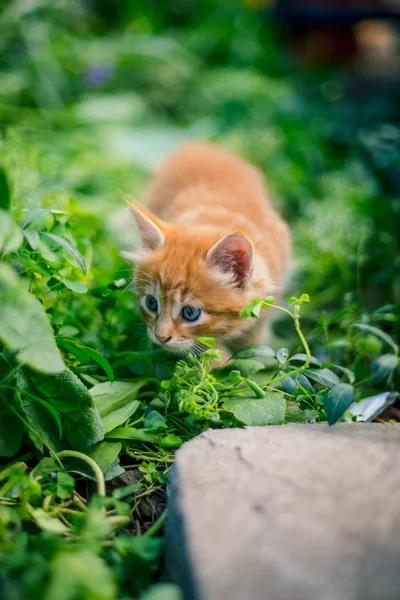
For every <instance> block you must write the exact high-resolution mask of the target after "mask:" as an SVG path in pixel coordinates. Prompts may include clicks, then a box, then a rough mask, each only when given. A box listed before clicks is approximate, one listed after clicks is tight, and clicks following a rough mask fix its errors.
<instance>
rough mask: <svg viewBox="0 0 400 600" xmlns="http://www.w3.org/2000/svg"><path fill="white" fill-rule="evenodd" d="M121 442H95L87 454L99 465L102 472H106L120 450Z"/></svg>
mask: <svg viewBox="0 0 400 600" xmlns="http://www.w3.org/2000/svg"><path fill="white" fill-rule="evenodd" d="M121 448H122V444H121V442H114V441H111V440H104V441H103V442H99V443H98V444H96V446H95V447H94V448H92V449H91V450H90V451H89V452H88V453H87V454H88V456H90V457H91V458H93V460H94V461H95V462H96V463H97V464H98V465H99V467H100V469H101V470H102V471H103V473H106V472H107V471H108V469H109V468H110V467H111V465H112V464H113V462H114V461H115V460H116V459H117V458H118V456H119V453H120V452H121Z"/></svg>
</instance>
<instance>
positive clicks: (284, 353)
mask: <svg viewBox="0 0 400 600" xmlns="http://www.w3.org/2000/svg"><path fill="white" fill-rule="evenodd" d="M276 358H277V359H278V361H279V362H280V363H281V365H285V364H286V363H287V360H288V358H289V350H288V349H287V348H279V350H278V352H277V353H276Z"/></svg>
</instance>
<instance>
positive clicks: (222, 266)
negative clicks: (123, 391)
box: [130, 205, 253, 352]
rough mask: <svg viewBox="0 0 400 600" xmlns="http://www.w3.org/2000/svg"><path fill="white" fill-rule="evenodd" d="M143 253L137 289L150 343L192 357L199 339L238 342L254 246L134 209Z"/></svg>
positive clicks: (139, 253) (235, 237)
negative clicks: (169, 222)
mask: <svg viewBox="0 0 400 600" xmlns="http://www.w3.org/2000/svg"><path fill="white" fill-rule="evenodd" d="M130 207H131V209H132V212H133V214H134V216H135V219H136V223H137V226H138V230H139V233H140V238H141V241H142V245H141V248H139V249H138V251H137V252H135V253H132V254H131V258H133V260H134V262H135V286H136V291H137V295H138V298H139V304H140V310H141V313H142V316H143V318H144V319H145V321H146V323H147V326H148V333H149V336H150V339H151V340H152V341H153V342H155V343H156V344H159V345H162V346H164V347H165V348H167V349H168V350H172V351H178V352H179V351H182V352H187V351H190V350H194V349H195V348H196V343H197V338H198V337H217V338H218V337H219V338H232V337H234V336H235V335H237V334H238V333H239V332H240V330H241V329H243V326H244V323H243V321H241V320H240V317H239V312H240V310H241V309H242V308H243V307H244V306H245V305H246V304H247V302H248V301H249V299H250V296H249V293H248V283H249V280H250V278H251V275H252V270H253V246H252V243H251V242H250V240H249V239H247V238H246V237H245V236H244V235H242V234H240V233H237V232H233V233H230V234H228V235H223V233H222V234H221V232H218V231H210V230H209V228H207V229H206V228H188V227H178V226H174V225H170V224H167V223H164V222H162V221H161V220H160V219H158V218H157V217H155V216H154V215H153V214H152V213H150V212H149V211H147V210H146V209H143V208H142V207H140V208H139V207H137V206H134V205H130Z"/></svg>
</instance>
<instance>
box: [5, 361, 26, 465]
mask: <svg viewBox="0 0 400 600" xmlns="http://www.w3.org/2000/svg"><path fill="white" fill-rule="evenodd" d="M11 371H12V369H11V365H10V364H9V363H8V361H7V360H6V359H5V358H4V357H3V355H1V354H0V456H14V455H15V454H16V453H17V452H18V450H19V448H20V445H21V441H22V435H23V433H24V426H23V423H22V421H21V419H20V418H19V417H18V414H17V413H18V412H19V411H18V407H17V406H16V403H15V395H16V393H17V392H16V391H15V390H7V389H5V388H2V387H1V382H2V380H4V379H5V377H7V376H9V375H10V373H11ZM12 383H13V381H12V380H9V381H8V385H10V387H11V385H12Z"/></svg>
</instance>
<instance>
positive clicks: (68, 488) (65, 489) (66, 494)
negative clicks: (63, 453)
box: [57, 471, 75, 500]
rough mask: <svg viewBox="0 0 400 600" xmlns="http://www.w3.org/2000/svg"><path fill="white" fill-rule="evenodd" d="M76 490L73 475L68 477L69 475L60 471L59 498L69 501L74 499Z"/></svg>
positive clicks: (58, 482) (58, 474)
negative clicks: (73, 495) (73, 493)
mask: <svg viewBox="0 0 400 600" xmlns="http://www.w3.org/2000/svg"><path fill="white" fill-rule="evenodd" d="M74 489H75V479H74V478H73V477H71V475H68V473H64V472H63V471H59V472H58V473H57V497H58V498H60V499H61V500H68V499H69V498H72V492H73V491H74Z"/></svg>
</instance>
